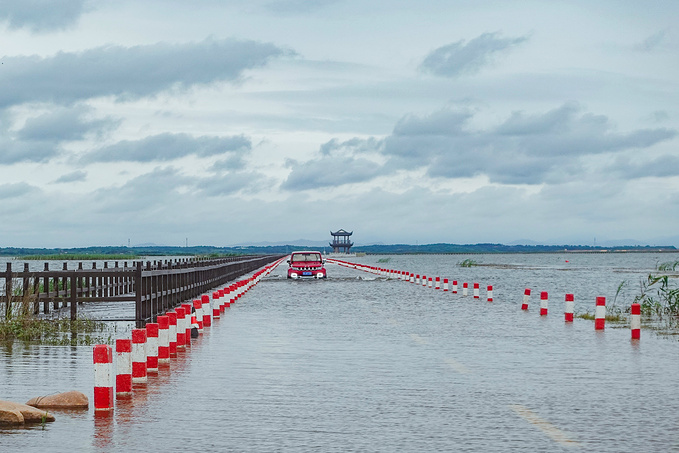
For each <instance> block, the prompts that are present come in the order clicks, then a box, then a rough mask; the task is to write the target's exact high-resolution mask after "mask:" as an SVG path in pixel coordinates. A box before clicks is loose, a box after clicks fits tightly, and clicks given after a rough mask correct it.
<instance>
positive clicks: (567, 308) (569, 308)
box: [563, 294, 575, 322]
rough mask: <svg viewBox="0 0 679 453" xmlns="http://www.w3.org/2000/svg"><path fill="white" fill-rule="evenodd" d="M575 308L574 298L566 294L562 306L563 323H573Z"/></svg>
mask: <svg viewBox="0 0 679 453" xmlns="http://www.w3.org/2000/svg"><path fill="white" fill-rule="evenodd" d="M574 308H575V297H574V296H573V295H572V294H566V304H565V305H564V312H563V313H564V321H565V322H573V309H574Z"/></svg>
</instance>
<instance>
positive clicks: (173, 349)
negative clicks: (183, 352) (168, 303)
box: [167, 311, 177, 357]
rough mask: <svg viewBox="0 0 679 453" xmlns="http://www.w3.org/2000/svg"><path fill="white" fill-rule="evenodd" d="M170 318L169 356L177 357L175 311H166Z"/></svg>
mask: <svg viewBox="0 0 679 453" xmlns="http://www.w3.org/2000/svg"><path fill="white" fill-rule="evenodd" d="M167 317H168V318H170V357H177V312H176V311H168V312H167Z"/></svg>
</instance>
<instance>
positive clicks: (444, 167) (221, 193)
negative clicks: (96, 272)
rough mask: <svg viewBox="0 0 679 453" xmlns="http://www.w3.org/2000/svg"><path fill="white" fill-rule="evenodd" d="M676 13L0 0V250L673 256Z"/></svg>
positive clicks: (613, 4) (257, 1) (374, 0)
mask: <svg viewBox="0 0 679 453" xmlns="http://www.w3.org/2000/svg"><path fill="white" fill-rule="evenodd" d="M678 17H679V2H676V1H652V0H651V1H647V2H636V1H631V0H630V1H624V0H615V1H607V0H600V1H597V2H591V1H579V0H572V1H559V0H555V1H549V2H545V1H530V0H526V1H521V2H507V1H469V0H466V1H462V0H445V1H444V0H420V1H408V0H390V1H383V0H370V1H366V0H249V1H247V2H245V1H235V0H193V1H191V2H186V1H184V0H181V1H180V0H144V1H143V2H139V1H131V0H115V1H113V0H96V1H94V0H93V1H90V0H60V1H58V2H56V1H51V0H3V1H2V2H1V3H0V203H1V206H2V210H1V213H0V247H87V246H101V245H111V246H119V245H127V244H130V245H138V244H148V243H154V244H158V245H175V246H183V245H186V244H188V245H214V246H229V245H236V244H259V243H262V242H286V241H294V240H297V239H307V240H317V241H324V240H330V239H331V237H330V231H331V230H332V231H335V230H338V229H340V228H342V229H345V230H347V231H353V232H354V234H353V236H352V239H353V240H354V241H355V242H356V243H357V244H372V243H386V244H395V243H405V244H426V243H437V242H449V243H484V242H492V243H505V244H513V243H541V244H582V245H593V244H597V245H600V244H607V243H609V244H613V243H617V244H649V245H675V246H679V229H678V226H679V147H678V145H679V134H678V132H679V33H678V31H677V28H676V23H677V18H678Z"/></svg>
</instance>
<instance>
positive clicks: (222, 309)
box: [219, 289, 229, 314]
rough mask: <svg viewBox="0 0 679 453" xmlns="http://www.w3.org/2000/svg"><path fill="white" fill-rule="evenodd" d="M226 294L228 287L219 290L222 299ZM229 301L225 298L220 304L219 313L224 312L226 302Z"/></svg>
mask: <svg viewBox="0 0 679 453" xmlns="http://www.w3.org/2000/svg"><path fill="white" fill-rule="evenodd" d="M225 294H226V289H220V290H219V298H220V299H221V298H222V297H224V295H225ZM228 301H229V299H225V300H224V302H222V303H220V304H219V313H220V314H221V313H224V309H225V308H226V302H228Z"/></svg>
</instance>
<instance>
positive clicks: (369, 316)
mask: <svg viewBox="0 0 679 453" xmlns="http://www.w3.org/2000/svg"><path fill="white" fill-rule="evenodd" d="M464 258H465V257H460V256H434V257H431V256H394V257H391V259H390V262H388V263H384V264H381V266H388V267H390V268H393V269H399V270H408V271H411V270H412V271H413V272H416V273H420V274H427V275H432V276H436V275H439V276H441V277H446V278H450V279H451V281H452V279H457V280H459V281H460V283H462V282H463V281H468V282H470V283H471V282H479V283H481V287H482V288H484V287H485V286H484V285H485V284H492V285H493V286H494V293H495V294H494V302H492V303H488V302H486V301H485V300H474V299H473V298H472V297H471V296H469V297H467V298H463V297H462V296H461V295H459V294H458V295H453V294H451V293H450V292H448V293H444V292H443V291H440V290H439V291H436V290H433V289H428V288H423V287H422V286H416V285H411V284H408V283H405V282H400V281H395V280H385V279H382V278H374V276H371V275H369V274H365V273H362V272H360V271H356V270H350V269H346V268H341V267H338V266H335V265H328V273H329V278H328V279H327V280H326V281H316V280H314V281H292V280H287V279H285V278H281V277H280V276H282V275H284V267H281V268H279V269H278V270H276V271H274V273H273V274H274V275H272V276H271V277H270V278H267V279H265V280H263V281H262V282H261V283H260V285H258V286H257V287H256V288H254V290H253V291H251V292H250V293H248V294H247V295H246V296H244V297H243V298H242V299H241V300H240V301H239V302H237V303H236V305H234V306H232V307H231V308H229V309H227V312H226V313H225V315H223V316H222V318H221V319H219V320H215V322H214V324H213V326H212V327H210V328H206V331H205V332H206V333H205V334H204V335H203V337H201V338H200V339H199V340H197V341H196V342H195V343H194V344H193V346H192V347H191V348H189V349H188V351H186V352H184V351H181V350H180V351H179V353H178V356H177V358H176V359H173V360H172V361H171V363H170V365H169V366H167V367H165V368H161V369H160V370H159V373H158V374H157V375H151V376H149V382H148V384H147V385H138V384H135V386H134V389H133V397H132V398H130V399H117V400H116V408H115V411H114V413H113V414H112V415H110V416H107V415H102V416H96V417H95V415H94V412H93V410H92V409H91V408H90V410H89V411H84V412H74V413H68V412H63V413H56V417H57V420H56V422H54V423H52V424H49V425H48V426H47V427H46V429H45V430H42V429H40V428H35V427H33V428H30V429H3V430H1V431H0V451H17V450H18V449H19V448H21V450H22V451H29V452H30V451H36V452H37V451H41V452H42V451H144V450H150V449H158V448H160V449H164V450H167V451H180V450H185V451H195V450H197V449H201V450H206V451H385V452H386V451H389V452H391V451H427V452H429V451H562V450H563V451H565V450H572V449H574V446H575V447H576V448H577V449H579V450H581V451H597V452H599V451H602V452H620V451H671V450H672V449H677V448H679V438H678V437H677V434H676V433H677V432H678V431H679V430H677V428H678V427H679V416H678V415H677V414H679V392H677V384H676V376H677V375H679V361H677V360H676V357H677V348H678V347H679V345H677V342H676V341H675V340H673V339H668V338H658V337H656V336H655V335H653V334H652V333H650V332H647V331H644V332H643V333H642V339H641V341H631V340H630V334H629V330H628V329H624V328H613V326H611V325H607V326H606V330H605V331H603V332H595V331H594V326H593V322H591V321H585V320H582V319H576V320H575V322H574V323H573V324H572V325H569V324H564V322H563V307H562V305H563V294H565V293H566V292H571V293H574V294H576V304H580V305H579V306H578V305H576V311H577V309H578V308H579V309H580V310H585V309H590V310H592V309H593V306H594V300H595V297H596V296H600V295H604V296H607V298H609V300H610V299H612V298H613V296H614V294H615V290H616V289H617V286H618V284H619V282H620V278H621V277H622V278H627V279H630V280H633V279H636V278H643V276H644V275H645V274H647V273H648V272H649V270H652V269H653V268H654V266H655V264H656V262H657V261H658V259H660V261H670V260H672V259H675V257H674V256H672V257H667V259H665V258H666V257H665V256H662V257H656V256H654V255H652V254H648V256H645V255H639V254H630V255H587V256H585V255H582V256H581V255H577V254H569V255H564V256H561V255H558V254H557V255H544V256H543V255H482V256H475V257H473V259H475V260H477V261H479V262H481V263H486V264H493V266H479V267H476V268H460V267H458V266H456V263H457V262H458V261H462V259H464ZM355 260H356V261H361V262H364V263H366V264H371V265H376V264H377V263H376V262H377V258H376V257H370V256H368V257H362V258H355ZM566 260H568V261H569V262H568V263H567V265H568V266H569V267H567V268H566V267H565V261H566ZM496 264H497V266H496ZM504 265H507V266H504ZM509 265H511V266H509ZM564 269H567V270H564ZM357 277H362V278H360V279H359V278H357ZM366 277H368V278H370V280H367V279H365V278H366ZM526 287H531V288H534V289H535V291H534V292H533V294H536V293H537V291H541V290H544V291H549V292H550V310H549V315H548V316H546V317H540V316H539V315H538V303H539V300H537V299H538V298H534V299H533V300H532V301H531V307H530V310H529V311H528V312H522V311H521V310H520V309H519V305H520V302H521V296H522V295H523V289H524V288H526ZM482 293H483V290H482ZM632 293H633V291H630V292H629V293H625V294H620V295H618V302H619V303H621V304H623V303H624V304H626V303H628V302H629V301H630V297H633V296H632ZM590 305H591V307H590ZM92 386H93V371H92V350H91V347H40V346H25V345H21V344H18V343H15V344H14V345H2V346H1V347H0V398H2V399H10V400H13V401H18V402H24V401H27V400H28V399H29V398H31V397H33V396H37V395H45V394H49V393H54V392H60V391H66V390H72V389H76V390H81V391H84V392H85V393H86V394H88V395H89V397H90V400H91V398H92ZM517 408H518V409H517ZM517 414H518V415H517ZM559 439H561V440H559ZM563 439H566V441H563Z"/></svg>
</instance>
